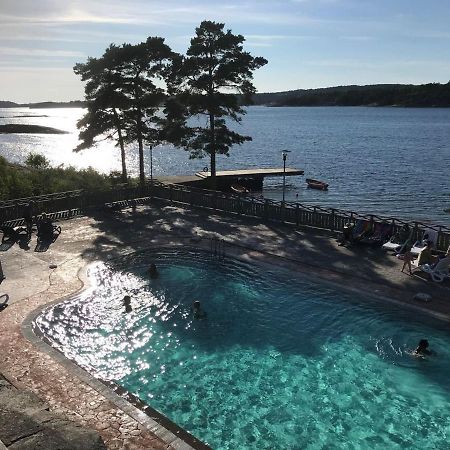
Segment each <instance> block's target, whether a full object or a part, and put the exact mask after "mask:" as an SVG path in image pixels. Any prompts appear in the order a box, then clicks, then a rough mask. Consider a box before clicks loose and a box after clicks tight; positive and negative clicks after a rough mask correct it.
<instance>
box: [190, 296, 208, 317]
mask: <svg viewBox="0 0 450 450" xmlns="http://www.w3.org/2000/svg"><path fill="white" fill-rule="evenodd" d="M192 313H193V314H194V319H206V316H207V314H206V312H205V311H203V309H202V308H201V306H200V301H199V300H195V302H194V303H193V304H192Z"/></svg>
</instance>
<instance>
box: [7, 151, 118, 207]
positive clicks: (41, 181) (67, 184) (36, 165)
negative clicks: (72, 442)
mask: <svg viewBox="0 0 450 450" xmlns="http://www.w3.org/2000/svg"><path fill="white" fill-rule="evenodd" d="M26 164H27V166H26V167H21V166H17V165H12V164H8V162H7V161H6V160H5V159H4V158H2V157H0V200H7V199H12V198H21V197H31V196H36V195H43V194H50V193H54V192H63V191H74V190H78V189H87V190H93V191H95V190H104V189H109V188H111V187H112V186H113V185H115V184H117V180H116V177H115V175H112V176H109V175H103V174H101V173H98V172H97V171H96V170H94V169H93V168H92V167H89V168H88V169H81V170H78V169H75V168H74V167H66V168H63V167H49V164H48V160H47V159H46V158H45V156H43V155H39V154H34V153H30V155H28V158H27V160H26Z"/></svg>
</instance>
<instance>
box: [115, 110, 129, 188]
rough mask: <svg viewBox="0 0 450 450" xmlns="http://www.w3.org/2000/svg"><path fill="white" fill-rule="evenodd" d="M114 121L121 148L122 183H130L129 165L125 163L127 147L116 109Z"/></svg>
mask: <svg viewBox="0 0 450 450" xmlns="http://www.w3.org/2000/svg"><path fill="white" fill-rule="evenodd" d="M113 114H114V121H115V123H116V129H117V134H118V136H119V146H120V157H121V160H122V182H123V183H127V182H128V174H127V163H126V161H125V145H124V143H123V136H122V127H121V126H120V120H119V115H118V114H117V110H116V108H113Z"/></svg>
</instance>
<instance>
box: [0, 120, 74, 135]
mask: <svg viewBox="0 0 450 450" xmlns="http://www.w3.org/2000/svg"><path fill="white" fill-rule="evenodd" d="M0 133H6V134H18V133H32V134H68V133H69V132H68V131H64V130H58V129H57V128H52V127H43V126H41V125H27V124H18V123H7V124H5V125H0Z"/></svg>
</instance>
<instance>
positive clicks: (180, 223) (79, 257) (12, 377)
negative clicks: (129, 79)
mask: <svg viewBox="0 0 450 450" xmlns="http://www.w3.org/2000/svg"><path fill="white" fill-rule="evenodd" d="M59 224H60V225H61V227H62V233H61V235H60V236H59V237H58V239H57V240H56V242H54V243H53V244H52V245H51V246H50V247H49V248H48V249H47V250H46V251H44V252H38V251H35V246H36V237H35V236H34V235H33V238H32V241H31V242H30V248H29V249H25V248H20V247H19V246H18V245H17V244H15V245H13V246H12V247H11V248H7V247H8V246H5V245H2V246H1V247H0V250H2V251H0V261H1V262H2V265H3V270H4V273H5V276H6V279H5V280H4V281H3V283H2V284H1V285H0V292H5V293H8V294H9V296H10V302H9V306H8V307H7V308H6V309H4V310H3V311H1V312H0V348H1V355H2V357H1V358H0V373H3V374H4V375H5V376H6V377H7V378H8V380H9V381H11V382H12V383H13V384H17V385H18V386H21V387H24V388H26V389H28V390H30V391H32V392H34V393H35V394H37V396H39V397H40V398H41V399H42V400H43V401H44V402H45V403H46V404H48V406H49V408H50V411H51V412H52V413H55V414H61V415H62V416H64V417H66V418H68V419H70V420H72V421H73V422H75V423H76V424H79V425H82V426H86V427H88V428H91V429H94V430H97V431H98V433H99V434H100V435H101V436H102V438H103V440H104V442H105V443H106V446H107V448H109V449H163V448H165V449H171V448H172V449H175V448H180V449H181V448H185V449H187V448H189V447H188V446H185V445H184V444H183V443H182V442H181V441H180V440H179V439H178V440H177V439H176V436H168V435H167V433H166V434H165V433H164V431H161V430H160V429H157V427H155V426H154V424H152V422H149V421H148V420H147V419H146V416H145V415H144V414H143V413H139V411H137V410H134V409H133V408H126V407H125V408H122V407H119V406H120V402H119V406H117V405H116V403H117V402H114V401H113V400H112V399H111V398H110V397H108V395H106V396H105V395H104V394H105V390H104V389H100V388H98V385H96V384H92V383H90V382H89V379H87V378H86V377H84V376H82V375H80V371H77V370H74V368H73V367H72V366H71V365H68V364H66V363H65V362H64V359H63V358H62V357H60V356H58V355H56V354H55V352H53V353H52V352H51V351H46V350H45V345H39V344H38V345H36V343H32V342H30V341H29V340H28V339H27V338H26V337H25V335H29V333H30V331H29V329H28V328H27V327H26V326H24V321H25V322H26V318H27V317H28V316H29V315H30V314H31V313H32V312H33V311H34V310H36V309H37V308H39V307H42V306H43V305H45V304H48V303H50V302H53V301H56V300H58V299H61V298H64V297H65V296H67V295H69V294H72V293H74V292H76V291H78V290H80V289H81V288H82V287H83V283H82V281H81V279H82V278H80V276H79V275H80V270H81V269H83V268H84V267H85V266H86V265H87V264H89V263H90V262H92V261H95V260H99V259H100V260H107V259H110V258H114V257H117V256H120V255H121V254H123V253H124V252H129V251H133V250H139V249H142V248H148V247H151V246H152V245H156V246H157V245H161V244H175V245H177V244H182V245H186V244H188V245H190V246H194V247H195V246H201V247H204V248H206V249H208V248H210V245H211V241H210V239H211V238H219V239H223V240H224V242H225V246H224V250H225V253H227V254H233V255H237V256H241V257H244V258H245V257H248V258H252V259H258V260H261V261H264V262H265V263H270V264H280V265H284V266H287V267H289V268H290V269H292V270H294V271H299V272H302V273H305V272H306V273H308V274H309V275H312V276H317V277H319V278H322V279H325V280H327V281H330V282H334V283H339V284H342V285H344V286H346V287H347V288H352V289H356V290H358V291H361V292H363V293H366V294H367V295H362V296H361V298H362V301H364V299H365V298H372V296H373V295H376V296H377V297H379V298H380V299H381V301H385V305H386V308H389V307H391V305H392V302H394V303H398V304H402V305H404V306H405V307H407V308H413V309H414V310H415V311H416V312H417V313H418V314H433V315H435V316H436V317H439V318H441V319H444V320H448V321H450V282H449V281H448V280H447V281H445V282H444V283H442V284H437V283H433V282H431V281H429V280H428V279H427V277H426V276H425V274H417V275H414V276H409V275H406V274H403V273H401V272H400V268H401V266H402V261H399V260H398V259H397V258H395V257H394V256H392V255H388V254H386V253H385V252H383V251H382V250H381V249H379V248H365V247H359V246H352V247H349V248H347V247H339V246H338V245H337V242H336V240H335V236H333V235H331V234H330V233H327V232H324V231H321V230H314V229H307V228H303V229H294V228H293V227H291V226H285V225H282V224H273V223H266V224H263V223H260V222H259V220H257V219H251V218H242V217H239V216H236V215H221V214H218V213H215V212H214V211H207V210H198V209H189V208H181V207H178V206H173V205H172V206H171V205H168V204H166V203H160V202H156V201H155V202H154V203H153V204H152V205H151V206H146V207H140V208H138V209H137V211H136V212H135V213H133V212H132V211H131V210H123V211H120V212H117V213H114V214H111V213H101V212H99V213H98V214H93V215H92V216H90V217H79V218H75V219H71V220H67V221H62V222H60V223H59ZM22 247H23V246H22ZM55 266H56V267H55ZM50 267H54V268H50ZM418 292H425V293H429V294H430V295H431V296H432V301H431V302H429V303H421V302H418V301H415V300H413V296H414V294H416V293H418ZM24 333H25V334H24ZM0 407H1V405H0ZM1 440H2V430H1V429H0V441H1ZM0 448H1V444H0Z"/></svg>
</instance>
